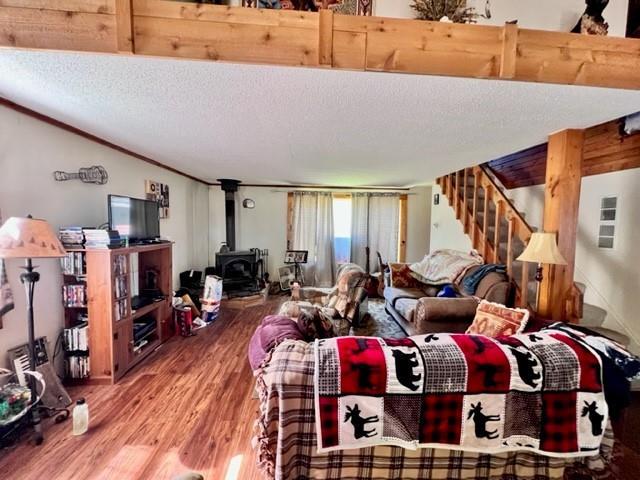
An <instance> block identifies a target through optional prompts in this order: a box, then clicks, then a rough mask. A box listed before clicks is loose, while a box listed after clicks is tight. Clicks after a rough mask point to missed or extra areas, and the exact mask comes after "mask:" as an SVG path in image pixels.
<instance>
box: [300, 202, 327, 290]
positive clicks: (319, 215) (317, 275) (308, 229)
mask: <svg viewBox="0 0 640 480" xmlns="http://www.w3.org/2000/svg"><path fill="white" fill-rule="evenodd" d="M291 248H292V249H293V250H307V251H308V252H309V257H308V262H307V264H306V266H304V277H305V282H306V284H307V285H313V286H317V287H331V286H333V284H334V274H335V260H334V247H333V198H332V196H331V194H330V193H323V192H294V193H293V212H292V246H291Z"/></svg>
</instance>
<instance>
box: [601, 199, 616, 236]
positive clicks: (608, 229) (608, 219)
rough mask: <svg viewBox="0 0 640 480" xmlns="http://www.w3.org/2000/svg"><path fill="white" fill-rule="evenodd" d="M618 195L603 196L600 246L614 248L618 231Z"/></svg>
mask: <svg viewBox="0 0 640 480" xmlns="http://www.w3.org/2000/svg"><path fill="white" fill-rule="evenodd" d="M617 209H618V197H602V200H601V201H600V226H599V229H598V248H613V245H614V239H615V233H616V217H617V213H618V212H617Z"/></svg>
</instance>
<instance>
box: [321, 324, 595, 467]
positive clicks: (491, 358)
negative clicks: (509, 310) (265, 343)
mask: <svg viewBox="0 0 640 480" xmlns="http://www.w3.org/2000/svg"><path fill="white" fill-rule="evenodd" d="M315 357H316V358H315V360H316V370H315V407H316V431H317V435H318V438H317V440H318V451H319V452H324V451H330V450H340V449H348V448H360V447H365V446H371V445H385V444H386V445H397V446H400V447H405V448H410V449H416V448H420V447H429V448H451V449H456V450H468V451H476V452H485V453H500V452H508V451H515V450H529V451H533V452H537V453H541V454H543V455H548V456H557V457H579V456H588V455H593V454H594V452H597V451H598V449H599V447H600V443H601V441H602V438H603V430H604V427H605V426H606V423H607V413H608V410H607V404H606V402H605V399H604V393H603V390H602V378H601V376H602V367H601V364H600V358H599V357H598V356H597V355H596V354H595V353H594V352H593V351H592V350H591V347H589V346H588V345H587V344H586V343H583V342H581V341H580V340H579V339H576V338H574V337H571V336H569V335H567V334H565V333H563V332H552V333H543V332H538V333H535V334H521V335H513V336H510V337H501V338H497V339H494V338H489V337H485V336H479V335H461V334H441V333H438V334H430V335H418V336H413V337H408V338H404V339H386V340H383V339H381V338H371V337H338V338H330V339H324V340H316V343H315Z"/></svg>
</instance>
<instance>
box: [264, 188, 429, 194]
mask: <svg viewBox="0 0 640 480" xmlns="http://www.w3.org/2000/svg"><path fill="white" fill-rule="evenodd" d="M271 191H272V192H274V193H295V192H336V193H339V192H342V193H400V194H402V195H417V193H413V192H409V189H408V188H393V189H392V188H386V189H380V188H355V187H347V188H333V187H327V188H322V187H294V188H293V189H289V190H281V189H277V188H274V189H273V190H271Z"/></svg>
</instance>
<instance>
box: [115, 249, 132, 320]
mask: <svg viewBox="0 0 640 480" xmlns="http://www.w3.org/2000/svg"><path fill="white" fill-rule="evenodd" d="M128 263H129V257H128V256H127V255H114V257H113V294H114V297H115V304H114V308H113V311H114V317H115V320H116V322H118V321H120V320H122V319H124V318H127V317H128V316H129V275H127V272H128V270H129V269H128Z"/></svg>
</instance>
